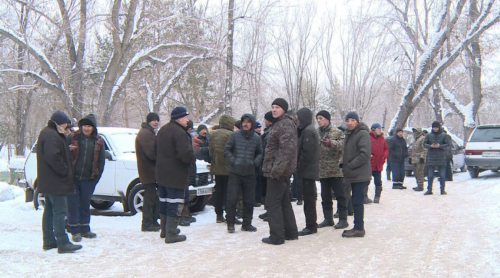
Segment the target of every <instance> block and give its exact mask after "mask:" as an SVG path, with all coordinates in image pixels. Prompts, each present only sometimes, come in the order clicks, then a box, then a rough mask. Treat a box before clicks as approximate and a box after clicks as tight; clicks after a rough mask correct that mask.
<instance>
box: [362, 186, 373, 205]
mask: <svg viewBox="0 0 500 278" xmlns="http://www.w3.org/2000/svg"><path fill="white" fill-rule="evenodd" d="M371 203H373V201H372V199H370V198H368V186H367V187H366V190H365V199H364V200H363V204H365V205H366V204H371Z"/></svg>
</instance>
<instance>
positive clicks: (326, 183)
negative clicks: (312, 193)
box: [319, 177, 349, 220]
mask: <svg viewBox="0 0 500 278" xmlns="http://www.w3.org/2000/svg"><path fill="white" fill-rule="evenodd" d="M319 181H320V183H321V206H322V207H323V210H324V211H328V210H331V211H333V194H335V199H337V209H338V211H339V219H340V220H347V205H348V201H349V200H348V198H347V197H348V196H349V195H348V194H347V192H346V191H347V190H346V185H345V184H344V183H343V182H342V178H333V177H332V178H325V179H320V180H319ZM332 191H333V194H332Z"/></svg>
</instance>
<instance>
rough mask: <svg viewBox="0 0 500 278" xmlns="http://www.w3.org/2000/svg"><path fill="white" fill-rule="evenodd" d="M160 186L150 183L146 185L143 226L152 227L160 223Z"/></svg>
mask: <svg viewBox="0 0 500 278" xmlns="http://www.w3.org/2000/svg"><path fill="white" fill-rule="evenodd" d="M157 187H158V185H157V184H156V183H149V184H145V185H144V200H143V203H142V226H143V227H150V226H152V225H153V223H158V213H159V210H160V200H159V199H158V191H157V189H156V188H157Z"/></svg>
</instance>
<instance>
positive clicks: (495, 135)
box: [470, 127, 500, 142]
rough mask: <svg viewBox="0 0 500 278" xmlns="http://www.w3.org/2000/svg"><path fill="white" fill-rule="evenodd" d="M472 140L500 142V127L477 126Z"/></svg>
mask: <svg viewBox="0 0 500 278" xmlns="http://www.w3.org/2000/svg"><path fill="white" fill-rule="evenodd" d="M470 142H500V127H488V128H477V129H476V131H474V134H472V137H471V138H470Z"/></svg>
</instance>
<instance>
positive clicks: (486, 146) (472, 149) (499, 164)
mask: <svg viewBox="0 0 500 278" xmlns="http://www.w3.org/2000/svg"><path fill="white" fill-rule="evenodd" d="M465 163H466V164H467V169H468V170H469V174H470V176H471V178H477V177H478V175H479V173H481V172H483V171H486V170H491V171H493V172H498V170H500V124H496V125H495V124H491V125H480V126H478V127H476V129H474V131H473V132H472V134H471V135H470V138H469V142H467V147H466V148H465Z"/></svg>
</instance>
